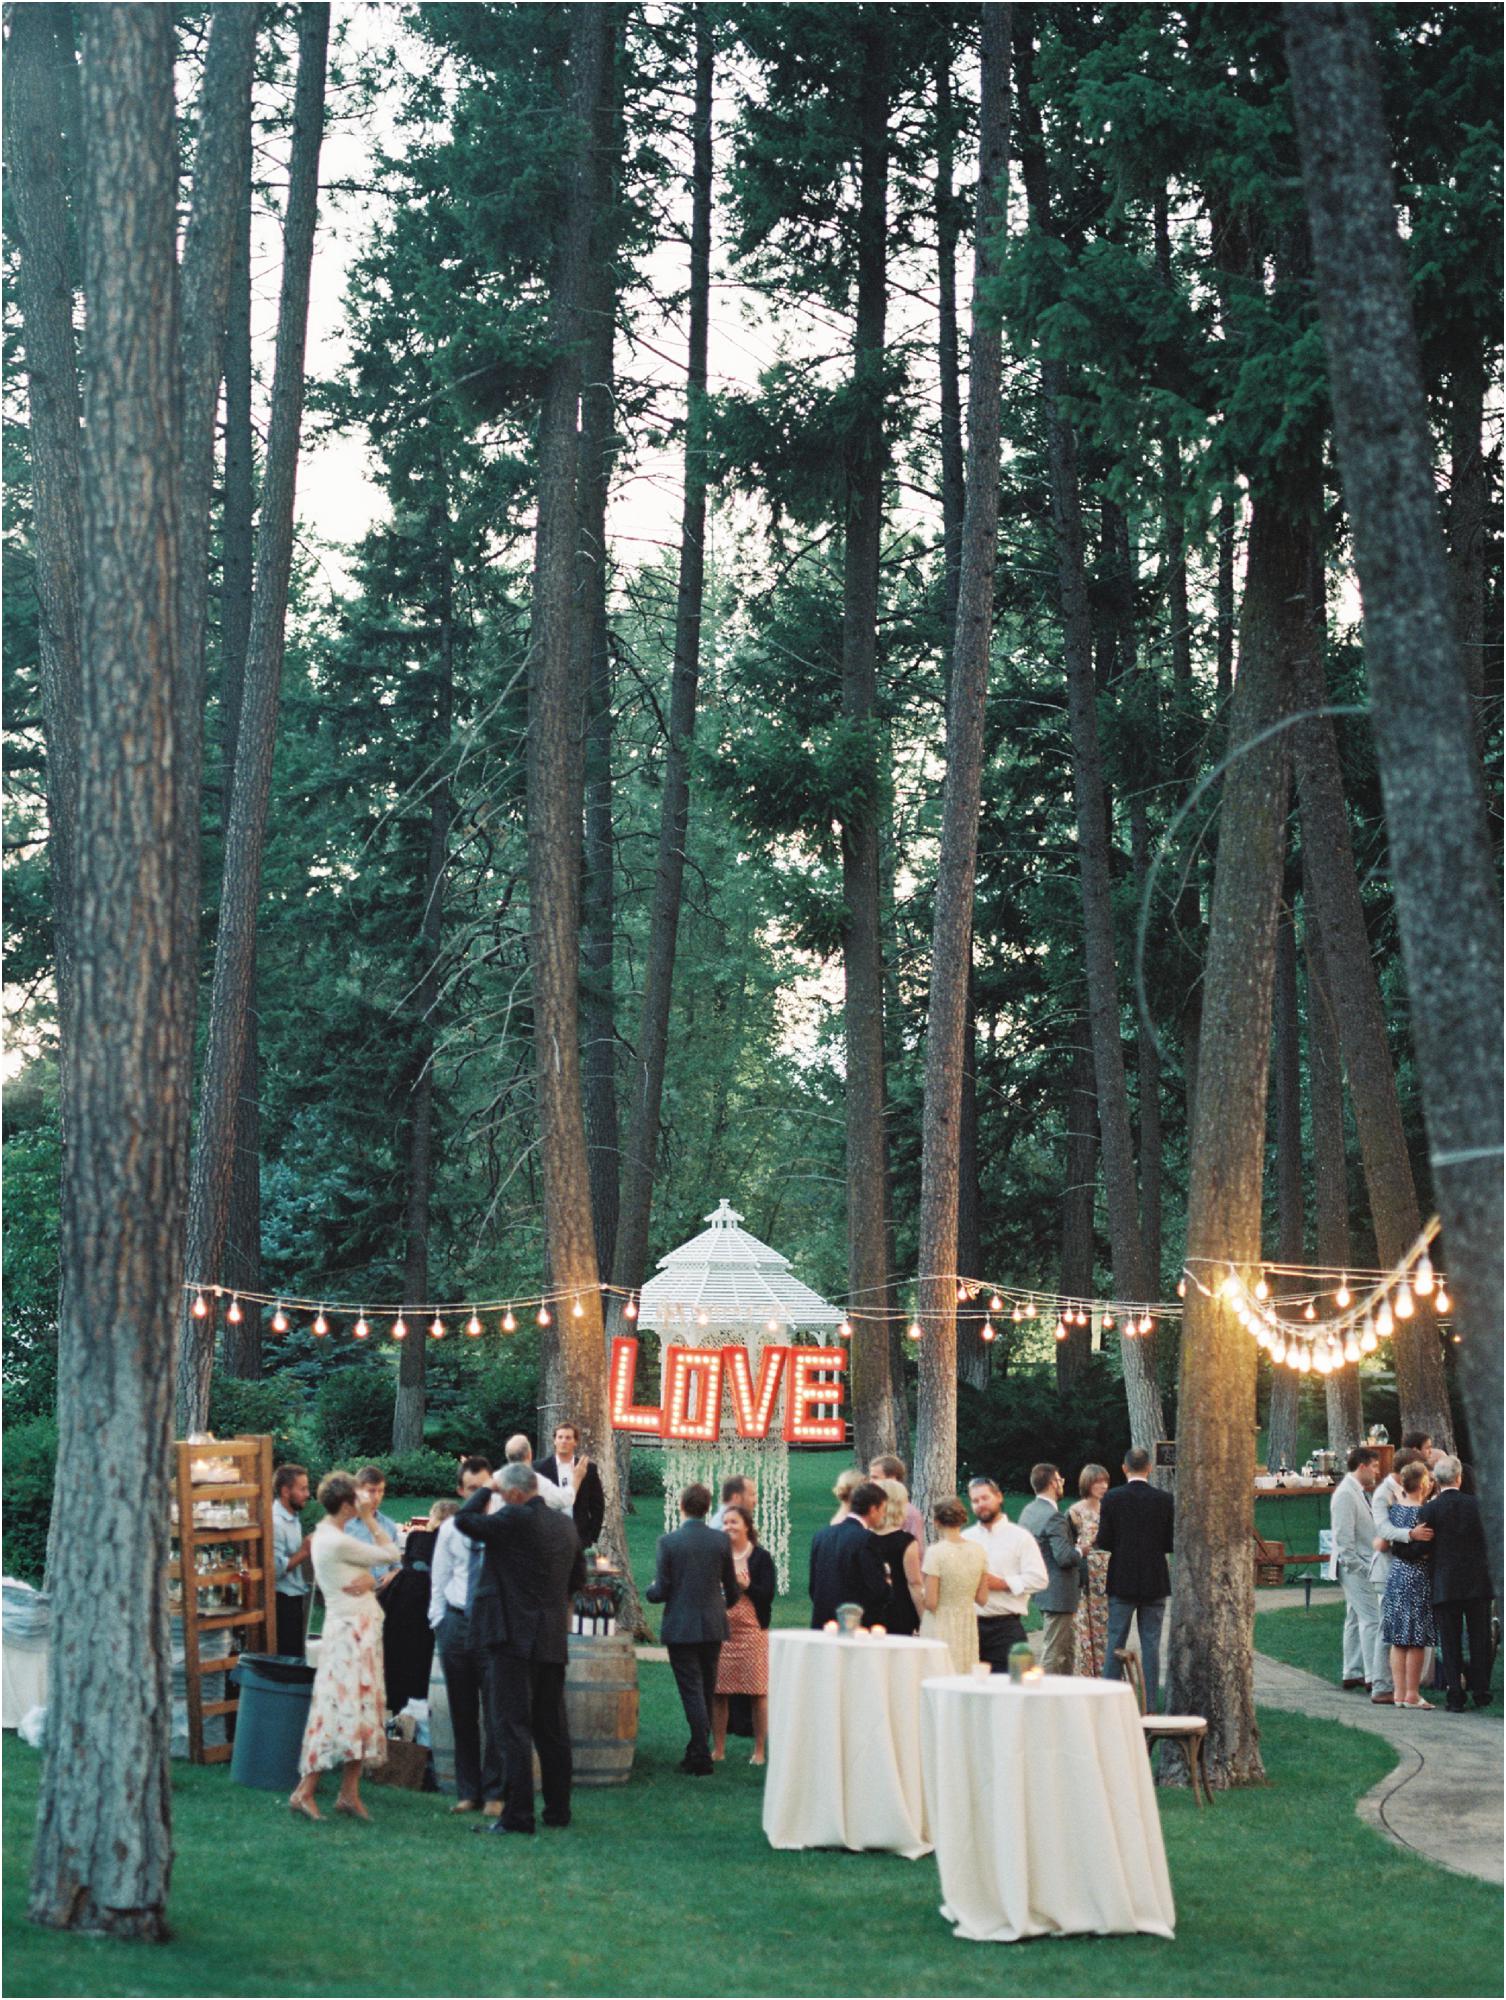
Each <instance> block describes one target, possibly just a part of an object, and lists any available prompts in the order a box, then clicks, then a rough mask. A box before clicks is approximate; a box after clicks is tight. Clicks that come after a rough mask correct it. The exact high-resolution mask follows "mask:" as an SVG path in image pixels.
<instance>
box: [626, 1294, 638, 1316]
mask: <svg viewBox="0 0 1506 2000" xmlns="http://www.w3.org/2000/svg"><path fill="white" fill-rule="evenodd" d="M622 1317H623V1318H624V1319H636V1318H637V1317H638V1301H637V1300H636V1299H629V1300H628V1302H627V1304H626V1305H625V1306H624V1307H623V1308H622Z"/></svg>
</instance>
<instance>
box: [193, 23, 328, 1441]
mask: <svg viewBox="0 0 1506 2000" xmlns="http://www.w3.org/2000/svg"><path fill="white" fill-rule="evenodd" d="M328 43H329V7H328V6H327V5H306V6H303V7H301V8H300V9H299V29H298V82H297V88H296V95H295V99H294V108H293V156H292V165H291V169H290V174H289V183H288V204H287V214H286V218H285V221H284V225H283V268H282V296H281V299H280V301H279V305H278V315H277V360H276V364H275V367H274V371H273V379H272V411H271V420H270V424H269V428H268V434H267V455H266V467H265V472H264V477H263V481H262V504H261V525H260V532H259V534H258V536H257V547H256V581H255V587H254V590H253V593H252V607H251V632H250V637H249V640H248V642H247V653H246V672H245V679H244V687H245V692H244V695H243V697H242V703H241V718H240V732H239V736H238V739H237V743H236V760H235V761H236V771H235V781H234V783H233V785H232V787H231V793H230V815H229V819H228V821H227V823H226V828H225V860H224V874H223V882H222V887H221V891H220V924H219V935H218V938H217V940H216V945H215V961H214V985H213V988H212V991H211V996H210V1003H209V1032H208V1039H207V1043H206V1046H205V1051H204V1064H203V1071H202V1075H201V1077H200V1083H199V1123H198V1131H197V1133H196V1135H195V1141H194V1156H193V1177H192V1181H191V1183H190V1187H189V1205H188V1263H187V1274H188V1276H189V1277H190V1278H191V1279H193V1280H194V1281H196V1282H200V1283H205V1284H214V1283H219V1282H222V1268H223V1264H224V1255H225V1237H226V1232H227V1229H228V1226H229V1216H230V1188H231V1177H232V1172H233V1168H234V1161H235V1132H236V1113H237V1108H238V1105H239V1101H240V1092H241V1078H242V1075H243V1073H244V1068H245V1058H246V1021H247V1017H248V1015H249V1013H250V1010H251V1005H252V997H253V996H252V988H251V981H252V976H253V973H254V969H255V963H256V915H257V908H258V905H259V904H260V902H261V866H262V850H263V847H264V845H265V841H266V830H267V812H268V808H269V805H270V800H271V791H272V759H273V754H274V752H275V750H276V747H277V704H278V695H279V692H280V688H281V683H282V655H283V645H284V639H285V628H286V624H287V609H288V588H289V584H290V581H291V578H292V569H293V499H294V487H295V482H296V478H297V469H298V435H299V430H300V428H301V425H302V420H303V388H304V380H303V356H304V347H305V344H306V341H307V336H308V302H309V267H310V263H311V261H312V258H313V250H314V219H315V213H316V210H317V205H318V194H319V148H320V143H321V140H322V138H323V133H324V83H325V57H326V51H327V48H328ZM213 1367H214V1320H213V1317H212V1316H211V1317H210V1318H209V1319H206V1320H195V1319H192V1318H190V1317H189V1316H188V1315H187V1314H186V1313H185V1314H184V1316H183V1325H182V1333H181V1345H180V1349H179V1354H178V1425H179V1428H180V1429H181V1430H182V1431H183V1432H184V1433H185V1435H186V1434H187V1433H188V1432H189V1431H195V1430H203V1429H204V1428H205V1425H206V1423H207V1421H208V1416H209V1384H210V1377H211V1374H212V1372H213Z"/></svg>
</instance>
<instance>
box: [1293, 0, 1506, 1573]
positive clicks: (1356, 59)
mask: <svg viewBox="0 0 1506 2000" xmlns="http://www.w3.org/2000/svg"><path fill="white" fill-rule="evenodd" d="M1283 14H1284V17H1285V24H1286V39H1287V50H1288V56H1289V60H1290V64H1291V72H1292V95H1293V104H1294V108H1295V112H1296V119H1297V135H1298V140H1299V143H1300V146H1301V152H1302V171H1303V180H1304V184H1305V187H1306V191H1307V206H1308V221H1309V226H1310V229H1311V233H1312V244H1313V259H1314V267H1315V270H1316V273H1317V281H1318V302H1319V307H1320V310H1321V313H1322V318H1323V330H1324V335H1325V340H1326V345H1327V349H1328V361H1329V373H1330V391H1331V394H1332V398H1333V408H1334V432H1335V437H1336V440H1337V444H1338V457H1339V468H1340V471H1341V473H1342V476H1343V486H1344V498H1345V503H1346V505H1347V508H1348V511H1349V518H1350V524H1351V527H1352V530H1353V537H1354V553H1355V567H1356V570H1357V572H1358V576H1359V585H1360V592H1361V597H1362V600H1363V604H1364V617H1365V653H1366V666H1367V670H1368V673H1369V679H1370V690H1371V701H1372V708H1373V727H1374V731H1375V745H1376V754H1377V758H1378V761H1379V765H1380V776H1381V790H1382V794H1383V796H1384V799H1385V804H1386V829H1387V836H1388V840H1389V845H1390V854H1391V867H1392V873H1393V878H1394V881H1395V886H1396V906H1397V914H1398V917H1399V920H1400V927H1401V939H1402V949H1403V956H1404V960H1405V964H1406V973H1407V990H1408V993H1409V995H1410V999H1411V1011H1412V1030H1413V1036H1414V1042H1415V1046H1416V1050H1417V1064H1418V1070H1419V1073H1420V1075H1421V1079H1422V1096H1423V1109H1424V1112H1425V1115H1426V1119H1427V1131H1428V1145H1429V1150H1430V1153H1431V1157H1432V1167H1433V1181H1434V1186H1435V1188H1436V1190H1437V1198H1438V1206H1439V1211H1440V1214H1441V1215H1442V1218H1443V1228H1444V1237H1445V1241H1446V1243H1447V1247H1448V1260H1449V1275H1450V1279H1451V1281H1452V1284H1453V1287H1454V1291H1455V1294H1456V1298H1457V1310H1458V1321H1457V1325H1458V1329H1459V1331H1460V1332H1461V1333H1462V1335H1463V1344H1462V1345H1461V1347H1460V1350H1459V1377H1460V1380H1461V1382H1462V1384H1463V1386H1464V1392H1465V1398H1466V1405H1467V1408H1468V1411H1469V1417H1470V1429H1471V1436H1472V1439H1473V1441H1474V1442H1473V1449H1474V1456H1475V1468H1476V1472H1477V1474H1478V1476H1479V1483H1480V1492H1481V1497H1482V1504H1483V1506H1484V1508H1485V1512H1486V1516H1487V1520H1488V1522H1489V1530H1488V1532H1489V1537H1490V1545H1491V1560H1492V1565H1493V1569H1494V1574H1495V1581H1496V1588H1497V1590H1499V1589H1500V1587H1501V1532H1500V1531H1501V1429H1500V1413H1501V1320H1502V1303H1503V1301H1502V1275H1501V1241H1502V1205H1501V1113H1502V1076H1501V1038H1500V1027H1501V1001H1502V994H1501V912H1500V900H1499V892H1498V888H1497V884H1496V881H1495V872H1494V869H1493V867H1492V861H1491V844H1490V833H1489V825H1488V820H1487V815H1486V805H1485V797H1484V790H1483V785H1482V782H1481V777H1480V770H1479V760H1478V758H1477V757H1476V756H1475V754H1474V738H1473V726H1472V725H1473V718H1472V716H1471V713H1470V700H1469V685H1468V680H1467V678H1466V675H1465V671H1464V667H1463V664H1462V661H1461V658H1460V653H1459V641H1458V627H1457V622H1456V617H1455V607H1454V605H1453V602H1452V600H1451V593H1450V587H1449V574H1448V559H1447V555H1446V553H1445V550H1444V545H1443V537H1442V531H1441V527H1440V524H1439V519H1438V507H1437V498H1436V494H1435V492H1434V486H1433V473H1432V463H1431V451H1430V440H1429V434H1428V417H1427V404H1426V399H1425V395H1424V390H1423V384H1422V374H1421V366H1420V363H1419V360H1418V355H1417V342H1416V333H1415V330H1414V328H1413V324H1412V313H1411V302H1410V298H1409V296H1408V290H1407V274H1406V268H1405V264H1404V260H1403V256H1402V249H1401V244H1400V240H1399V238H1398V236H1397V231H1396V214H1395V206H1394V198H1393V190H1392V184H1391V173H1390V164H1389V151H1388V142H1387V136H1386V125H1385V119H1384V115H1383V111H1382V105H1381V94H1380V83H1379V78H1378V75H1377V66H1376V60H1375V52H1374V49H1373V48H1372V46H1371V36H1372V33H1373V24H1372V17H1371V15H1370V12H1369V10H1368V9H1366V8H1360V7H1354V6H1341V5H1333V4H1328V0H1322V4H1315V5H1312V6H1307V7H1298V6H1287V7H1285V8H1284V9H1283Z"/></svg>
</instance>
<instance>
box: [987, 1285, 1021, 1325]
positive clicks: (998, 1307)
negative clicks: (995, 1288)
mask: <svg viewBox="0 0 1506 2000" xmlns="http://www.w3.org/2000/svg"><path fill="white" fill-rule="evenodd" d="M988 1309H989V1311H990V1312H991V1313H997V1312H1003V1310H1004V1301H1003V1300H1002V1299H1001V1298H1000V1297H999V1294H998V1293H997V1292H995V1293H994V1295H993V1297H992V1298H991V1299H990V1300H989V1302H988ZM1014 1316H1015V1318H1016V1319H1018V1318H1019V1317H1020V1309H1019V1307H1018V1306H1016V1307H1015V1309H1014Z"/></svg>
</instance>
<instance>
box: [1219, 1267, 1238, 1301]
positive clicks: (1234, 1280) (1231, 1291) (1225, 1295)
mask: <svg viewBox="0 0 1506 2000" xmlns="http://www.w3.org/2000/svg"><path fill="white" fill-rule="evenodd" d="M1243 1290H1244V1287H1243V1286H1242V1285H1241V1284H1240V1282H1239V1273H1238V1271H1234V1270H1231V1271H1230V1273H1229V1275H1228V1277H1227V1278H1225V1279H1224V1280H1223V1281H1222V1283H1221V1284H1220V1285H1219V1288H1218V1295H1219V1297H1220V1298H1221V1299H1232V1298H1233V1297H1234V1296H1235V1295H1236V1293H1238V1292H1241V1291H1243Z"/></svg>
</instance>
